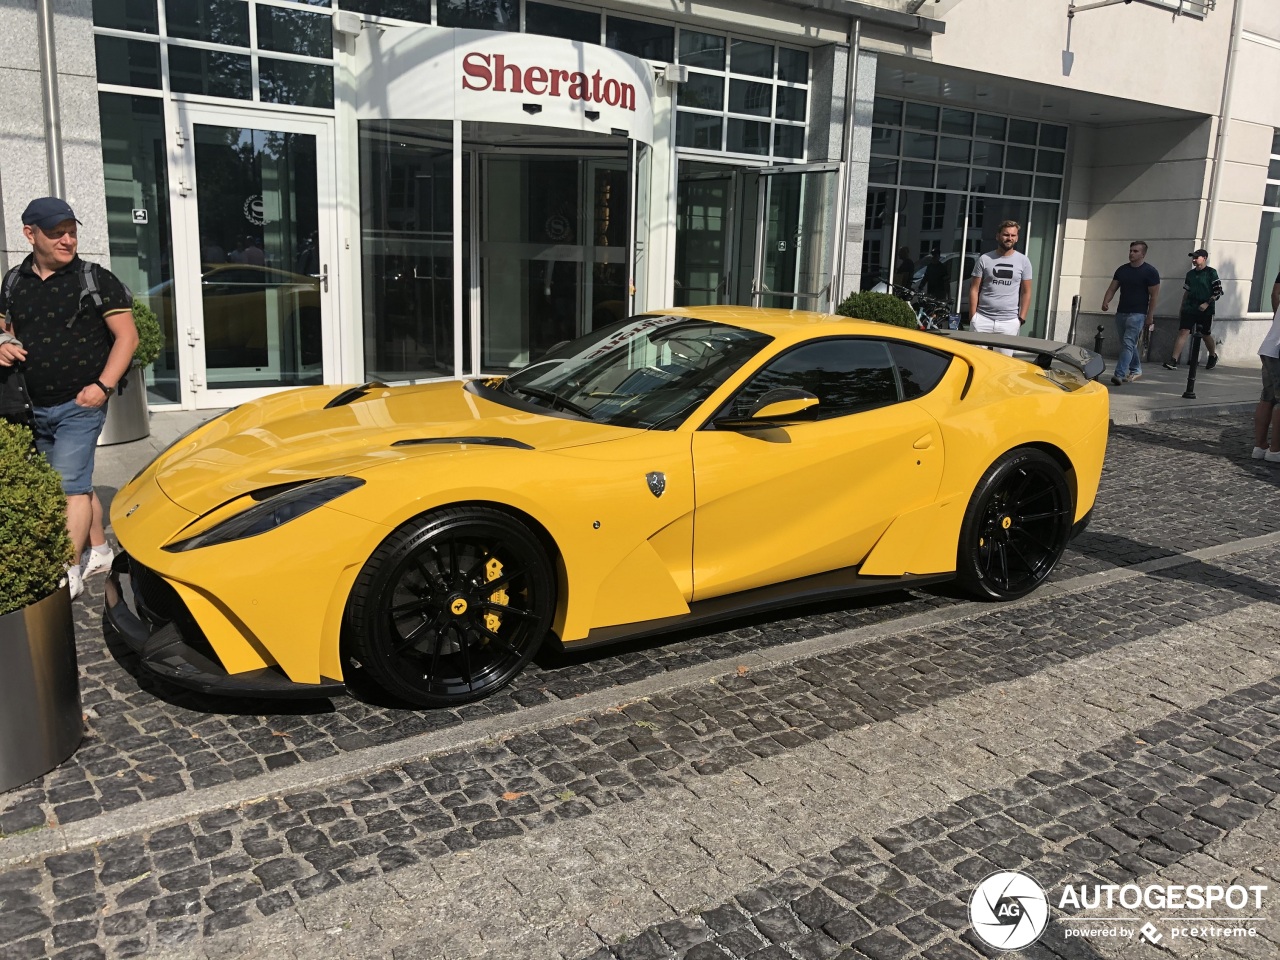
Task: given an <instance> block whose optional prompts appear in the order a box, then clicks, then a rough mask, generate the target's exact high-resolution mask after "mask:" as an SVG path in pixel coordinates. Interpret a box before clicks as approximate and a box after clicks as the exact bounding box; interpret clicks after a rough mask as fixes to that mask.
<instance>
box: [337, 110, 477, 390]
mask: <svg viewBox="0 0 1280 960" xmlns="http://www.w3.org/2000/svg"><path fill="white" fill-rule="evenodd" d="M452 138H453V133H452V126H451V124H449V123H442V122H431V121H404V122H394V123H393V122H391V121H383V120H376V121H362V122H361V123H360V190H361V196H360V217H361V231H360V232H361V265H362V269H363V271H364V284H363V285H364V344H365V347H364V356H365V378H366V379H382V380H413V379H421V378H425V377H443V376H452V375H453V374H454V319H453V315H454V310H453V146H452V144H453V139H452ZM463 171H464V187H463V196H464V197H465V196H466V195H467V185H466V179H467V178H466V173H467V172H468V171H469V164H465V163H464V164H463ZM464 244H465V241H464ZM469 260H470V258H469V255H468V252H467V251H465V250H464V252H463V258H462V262H463V268H464V269H466V265H467V264H468V263H469ZM463 286H464V289H465V288H466V287H467V286H469V281H468V280H466V279H465V278H464V280H463Z"/></svg>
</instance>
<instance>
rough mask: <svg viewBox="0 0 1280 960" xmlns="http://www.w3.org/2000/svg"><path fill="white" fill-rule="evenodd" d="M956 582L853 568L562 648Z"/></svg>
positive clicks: (947, 576) (719, 600) (603, 632)
mask: <svg viewBox="0 0 1280 960" xmlns="http://www.w3.org/2000/svg"><path fill="white" fill-rule="evenodd" d="M955 577H956V575H955V573H954V572H952V573H930V574H918V575H915V574H908V575H907V576H903V577H862V576H859V575H858V572H857V568H855V567H845V568H844V569H841V570H832V571H830V572H828V573H818V574H814V575H813V576H812V577H802V578H801V579H799V580H788V581H786V582H785V583H775V584H771V585H769V586H767V587H757V588H756V589H754V590H743V591H742V592H740V593H730V594H726V595H725V596H723V597H712V598H711V599H710V600H699V601H695V602H694V603H692V604H690V606H689V612H688V613H686V614H682V615H681V616H678V617H663V618H662V619H661V620H643V621H640V622H637V623H620V624H615V625H613V626H609V627H596V628H595V629H594V630H592V631H591V632H590V633H588V634H587V635H586V637H584V638H583V639H581V640H573V641H570V642H568V643H566V644H564V648H565V649H566V650H580V649H581V650H585V649H587V648H588V647H595V646H600V645H602V644H606V643H617V642H618V641H620V640H635V639H638V638H640V637H652V636H656V635H657V634H661V633H668V632H670V631H672V630H686V629H689V628H691V627H700V626H703V625H704V624H708V623H716V622H717V621H721V620H732V619H734V618H735V617H745V616H751V615H754V614H758V613H767V612H769V611H771V610H781V609H784V608H786V607H794V606H800V605H803V604H808V603H822V602H825V601H827V600H841V599H845V598H848V597H857V596H864V595H867V594H874V593H884V592H886V591H888V590H910V589H912V588H915V587H924V586H928V585H929V584H933V583H945V582H946V581H948V580H954V579H955Z"/></svg>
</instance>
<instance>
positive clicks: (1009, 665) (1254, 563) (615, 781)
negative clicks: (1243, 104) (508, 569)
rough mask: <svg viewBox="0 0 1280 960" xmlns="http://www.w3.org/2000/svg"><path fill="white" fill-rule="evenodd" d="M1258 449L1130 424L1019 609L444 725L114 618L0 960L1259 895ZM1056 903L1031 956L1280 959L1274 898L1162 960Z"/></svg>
mask: <svg viewBox="0 0 1280 960" xmlns="http://www.w3.org/2000/svg"><path fill="white" fill-rule="evenodd" d="M1246 428H1247V425H1246V424H1242V423H1241V422H1240V420H1239V419H1238V418H1235V419H1232V418H1204V419H1200V420H1180V421H1169V422H1164V423H1159V424H1151V425H1145V426H1140V427H1139V426H1134V427H1118V428H1113V433H1112V444H1111V450H1110V456H1109V458H1108V467H1107V470H1106V473H1105V476H1104V480H1103V488H1102V493H1101V495H1100V499H1099V506H1098V510H1097V511H1096V514H1095V520H1094V524H1093V526H1092V527H1091V529H1090V530H1089V531H1088V532H1087V533H1086V534H1085V535H1084V536H1083V537H1081V538H1080V539H1078V540H1077V541H1076V542H1075V543H1074V544H1073V545H1072V548H1071V550H1070V552H1069V553H1068V555H1067V557H1066V558H1065V559H1064V563H1063V565H1062V567H1061V568H1060V570H1059V572H1058V573H1057V574H1056V575H1055V578H1054V581H1055V582H1054V584H1052V585H1050V587H1048V588H1046V589H1043V590H1042V591H1040V592H1038V593H1037V594H1035V595H1033V596H1032V597H1030V598H1027V599H1026V600H1024V601H1021V602H1019V603H1016V604H1009V605H1001V606H992V605H977V604H972V603H969V602H967V601H964V600H961V599H958V598H957V597H956V596H955V595H954V594H953V593H952V592H949V591H938V592H930V593H923V592H922V593H900V594H896V595H894V596H892V597H889V598H880V599H879V600H876V601H873V602H865V603H859V604H854V605H830V606H826V607H824V608H822V609H820V610H816V611H806V612H805V613H804V615H803V616H792V617H784V618H779V619H773V620H767V619H763V620H754V621H744V622H739V623H736V624H732V625H730V627H729V629H726V630H723V631H720V632H717V633H712V634H699V635H682V636H677V637H675V638H674V639H668V640H667V642H665V643H661V644H636V645H631V646H629V647H625V648H622V649H620V650H619V649H613V650H605V651H601V652H595V653H593V654H591V655H589V656H586V655H579V656H576V657H575V656H571V657H565V658H563V659H561V660H547V661H544V662H542V663H540V664H539V665H537V666H536V667H535V668H533V669H531V670H529V671H528V672H527V673H526V674H525V675H523V676H522V677H521V678H519V679H518V681H517V682H516V683H515V684H513V685H512V687H511V688H510V689H509V690H508V691H504V692H503V693H502V694H500V695H498V696H497V697H494V698H490V699H489V700H486V701H484V702H483V703H481V704H477V705H473V706H470V707H467V708H465V709H463V710H459V711H456V712H434V713H417V712H411V711H405V710H400V709H396V708H394V707H389V706H386V705H379V704H375V703H367V702H361V701H359V700H356V699H354V698H343V699H340V700H334V701H333V702H331V703H330V702H322V703H320V704H311V705H305V704H304V705H302V706H294V707H290V708H289V709H290V710H292V712H288V713H282V712H272V713H266V714H264V713H263V712H262V711H263V710H264V709H270V710H272V711H278V710H280V705H279V704H266V705H264V704H262V703H254V702H243V703H228V702H227V701H224V700H211V699H206V698H200V697H196V696H194V695H191V694H186V693H180V692H176V691H174V690H172V689H169V688H166V687H164V686H163V685H160V684H157V683H156V682H155V681H154V680H152V679H150V678H147V677H145V676H140V675H138V672H137V669H136V663H135V662H134V661H133V659H132V657H131V655H129V654H128V653H127V652H125V651H123V650H121V649H107V648H106V647H104V645H103V643H102V633H101V628H100V626H99V625H98V615H97V612H96V610H95V609H94V607H95V606H96V605H97V602H98V600H99V597H98V596H94V598H93V601H94V602H93V603H90V604H82V605H81V606H80V607H79V608H78V619H77V631H78V641H79V653H80V657H81V665H82V673H83V674H84V682H83V689H84V691H85V704H86V708H87V723H88V736H87V738H86V741H85V745H84V746H83V747H82V748H81V750H80V751H79V753H78V754H77V755H76V757H75V758H73V760H72V761H70V762H69V763H68V764H66V765H64V766H63V767H62V768H60V769H58V770H57V771H54V772H53V773H51V774H50V775H48V776H46V777H44V778H42V779H41V780H39V781H37V782H36V783H34V784H32V785H31V786H28V787H26V788H23V789H21V790H17V791H13V792H11V793H9V794H5V795H3V796H0V956H4V957H6V958H7V957H10V956H13V957H44V956H54V957H59V958H61V957H67V958H73V957H74V958H79V957H86V958H88V957H125V956H136V955H141V954H143V953H145V954H146V955H147V956H149V957H151V956H165V957H169V956H172V957H174V958H178V957H183V958H185V957H258V956H269V955H270V956H273V957H274V956H280V957H291V956H296V957H313V956H320V955H325V956H328V955H334V956H361V957H366V956H395V957H403V958H408V957H437V956H450V957H452V956H457V957H463V956H467V957H480V956H492V957H495V958H496V957H544V956H545V957H561V956H563V957H568V958H587V957H591V958H593V960H594V958H601V960H602V958H605V957H618V958H623V960H626V958H646V957H690V958H703V957H706V958H711V957H752V958H760V960H765V958H772V957H829V956H841V957H845V956H847V957H863V956H866V957H873V958H881V957H884V958H894V957H908V956H923V957H928V958H931V960H935V958H936V960H944V958H948V957H953V956H954V957H960V956H975V955H982V954H990V953H993V952H994V951H991V950H990V949H989V948H987V947H985V946H983V945H982V943H981V941H979V940H977V939H975V935H974V933H973V932H972V930H971V929H970V928H969V921H968V917H967V914H966V910H965V904H966V903H967V899H968V896H969V894H970V893H971V892H972V889H973V886H974V883H975V882H976V881H977V880H980V879H981V878H982V877H984V876H986V875H987V874H989V873H991V872H993V871H996V870H999V869H1010V868H1015V869H1022V870H1023V871H1024V872H1026V873H1027V874H1029V875H1030V876H1033V877H1034V878H1036V879H1037V880H1038V881H1040V882H1041V884H1042V885H1043V886H1044V887H1045V889H1046V890H1049V891H1050V892H1051V897H1052V896H1053V895H1055V894H1056V892H1057V891H1058V890H1060V889H1061V888H1062V886H1063V885H1064V884H1066V883H1071V884H1075V885H1079V884H1082V883H1083V884H1091V883H1095V882H1097V883H1112V884H1124V883H1128V882H1134V883H1139V884H1148V883H1153V882H1169V883H1218V884H1230V883H1240V884H1243V885H1245V886H1247V885H1249V884H1253V885H1255V886H1256V885H1265V884H1268V883H1271V882H1272V881H1273V880H1274V879H1275V874H1276V870H1277V869H1278V865H1280V804H1277V803H1276V797H1277V796H1278V795H1280V790H1277V787H1280V772H1277V770H1278V769H1280V669H1277V666H1278V664H1280V642H1277V641H1278V640H1280V636H1277V634H1278V631H1277V630H1276V629H1275V625H1276V622H1277V619H1278V617H1277V614H1280V533H1277V531H1278V530H1280V523H1278V522H1277V519H1276V517H1277V511H1276V505H1277V501H1278V498H1277V493H1278V492H1280V471H1277V470H1275V469H1274V468H1269V467H1267V466H1266V465H1265V464H1261V463H1259V462H1257V461H1252V460H1249V459H1248V457H1247V451H1248V443H1249V438H1248V432H1247V429H1246ZM1242 451H1243V454H1242ZM96 589H98V590H100V587H97V588H96ZM1272 899H1280V893H1277V894H1276V896H1275V897H1272ZM1264 900H1265V898H1264ZM1053 906H1054V907H1055V909H1054V910H1053V911H1052V915H1053V919H1052V921H1051V923H1050V925H1049V928H1048V930H1047V931H1046V933H1045V935H1044V936H1043V937H1042V938H1041V940H1040V942H1039V943H1038V944H1036V945H1035V946H1033V947H1031V948H1028V949H1027V950H1026V951H1024V953H1026V955H1034V956H1049V955H1054V954H1056V955H1060V956H1067V957H1073V956H1081V957H1094V956H1121V955H1124V956H1128V955H1140V954H1142V953H1143V952H1144V951H1145V952H1148V953H1151V955H1153V956H1154V955H1155V954H1156V952H1158V951H1163V952H1172V953H1173V954H1174V955H1177V956H1189V957H1190V956H1208V955H1217V954H1219V953H1222V954H1223V955H1235V954H1239V955H1243V956H1260V957H1261V956H1275V955H1280V947H1277V942H1280V925H1278V924H1277V921H1278V920H1280V916H1277V911H1276V910H1275V909H1274V908H1272V907H1271V906H1270V903H1269V901H1267V902H1264V903H1263V905H1262V908H1261V911H1260V912H1257V913H1255V914H1250V916H1254V917H1259V918H1261V919H1256V920H1255V921H1252V922H1251V925H1248V928H1249V929H1252V930H1254V933H1255V935H1254V936H1252V937H1235V936H1224V935H1222V934H1221V932H1220V930H1219V933H1217V934H1210V933H1204V931H1201V932H1202V933H1203V934H1204V935H1202V936H1199V937H1193V936H1185V937H1184V936H1181V935H1175V932H1174V930H1175V926H1176V924H1175V923H1174V922H1172V920H1170V919H1169V914H1168V912H1167V911H1166V912H1165V913H1160V912H1159V911H1151V910H1139V911H1132V910H1131V911H1128V913H1127V914H1126V916H1130V918H1131V919H1132V918H1133V917H1140V919H1139V920H1138V922H1136V923H1131V924H1130V927H1132V928H1134V929H1136V927H1138V926H1141V923H1142V922H1144V921H1146V920H1151V921H1152V922H1153V923H1154V924H1155V925H1156V928H1157V929H1156V932H1157V934H1159V935H1160V936H1161V938H1162V939H1161V942H1160V945H1159V946H1158V947H1157V946H1155V945H1152V944H1150V943H1148V942H1146V941H1139V940H1137V939H1134V938H1130V939H1128V940H1127V941H1126V942H1121V940H1120V939H1119V937H1118V935H1117V936H1115V937H1111V938H1108V936H1105V935H1102V934H1099V933H1098V931H1099V930H1104V929H1105V930H1111V931H1118V930H1120V929H1121V927H1122V926H1123V924H1122V923H1121V922H1119V921H1115V920H1106V921H1104V920H1096V919H1094V918H1096V917H1102V916H1103V914H1104V913H1105V911H1104V912H1102V913H1100V912H1099V911H1097V910H1075V911H1073V910H1072V909H1070V908H1069V909H1067V910H1059V909H1056V907H1057V903H1056V902H1055V903H1054V904H1053ZM1106 916H1108V917H1114V916H1116V912H1115V911H1114V910H1113V911H1112V912H1111V913H1109V914H1106ZM1173 919H1174V920H1176V919H1177V918H1176V917H1174V918H1173ZM1161 925H1163V934H1161V933H1160V929H1159V928H1160V926H1161ZM1184 926H1185V925H1184ZM1228 926H1234V927H1236V928H1240V929H1244V928H1245V926H1246V924H1242V923H1236V924H1234V925H1233V924H1227V923H1225V921H1224V922H1223V923H1219V924H1218V925H1217V926H1216V927H1214V928H1213V929H1215V930H1218V929H1219V928H1226V927H1228ZM1080 930H1085V931H1092V932H1093V933H1094V934H1095V935H1093V936H1089V937H1084V936H1075V935H1070V934H1071V933H1073V932H1078V931H1080ZM1224 951H1225V953H1224Z"/></svg>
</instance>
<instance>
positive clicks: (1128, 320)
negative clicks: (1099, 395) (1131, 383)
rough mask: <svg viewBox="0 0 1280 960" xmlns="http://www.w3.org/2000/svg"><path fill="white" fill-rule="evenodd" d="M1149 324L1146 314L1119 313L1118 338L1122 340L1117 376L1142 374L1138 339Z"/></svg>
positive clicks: (1117, 315)
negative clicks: (1144, 327)
mask: <svg viewBox="0 0 1280 960" xmlns="http://www.w3.org/2000/svg"><path fill="white" fill-rule="evenodd" d="M1146 322H1147V315H1146V314H1145V313H1117V314H1116V336H1117V337H1119V338H1120V359H1119V360H1117V361H1116V376H1117V377H1120V378H1121V379H1124V378H1125V377H1135V376H1137V375H1138V374H1140V373H1142V362H1141V361H1140V360H1139V358H1138V338H1139V337H1140V336H1142V327H1143V326H1144V325H1145V324H1146Z"/></svg>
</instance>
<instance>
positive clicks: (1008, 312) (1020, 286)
mask: <svg viewBox="0 0 1280 960" xmlns="http://www.w3.org/2000/svg"><path fill="white" fill-rule="evenodd" d="M1020 229H1021V228H1020V227H1019V226H1018V223H1017V221H1015V220H1006V221H1004V222H1003V223H1002V224H1000V229H999V232H998V233H997V234H996V244H997V246H996V249H994V250H992V251H991V252H990V253H984V254H983V255H982V256H980V257H979V258H978V261H977V262H976V263H975V264H974V265H973V274H972V279H971V280H970V281H969V329H970V330H975V331H977V332H978V333H1007V334H1010V335H1014V334H1017V332H1018V330H1019V329H1020V328H1021V327H1022V325H1023V324H1024V323H1026V322H1027V311H1028V310H1029V309H1030V308H1031V261H1030V260H1028V259H1027V258H1026V257H1025V256H1023V255H1022V254H1021V253H1019V252H1018V251H1017V250H1015V249H1014V248H1015V247H1016V246H1017V245H1018V232H1019V230H1020ZM1000 352H1001V353H1005V354H1009V355H1012V351H1010V350H1001V351H1000Z"/></svg>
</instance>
